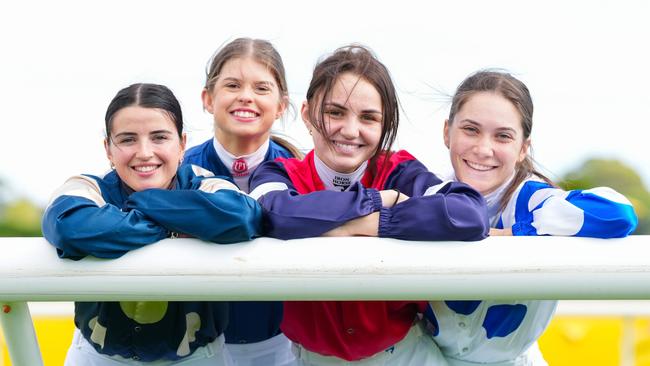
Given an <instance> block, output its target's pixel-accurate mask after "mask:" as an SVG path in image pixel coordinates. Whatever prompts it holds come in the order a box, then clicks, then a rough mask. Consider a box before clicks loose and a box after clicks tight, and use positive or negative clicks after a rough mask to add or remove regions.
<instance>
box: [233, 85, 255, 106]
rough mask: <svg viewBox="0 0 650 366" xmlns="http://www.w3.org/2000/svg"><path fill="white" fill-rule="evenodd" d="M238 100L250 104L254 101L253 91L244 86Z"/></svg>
mask: <svg viewBox="0 0 650 366" xmlns="http://www.w3.org/2000/svg"><path fill="white" fill-rule="evenodd" d="M237 100H238V101H240V102H242V103H250V102H252V101H253V91H252V90H251V88H250V87H248V86H244V87H242V88H241V90H240V91H239V95H238V97H237Z"/></svg>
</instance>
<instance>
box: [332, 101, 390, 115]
mask: <svg viewBox="0 0 650 366" xmlns="http://www.w3.org/2000/svg"><path fill="white" fill-rule="evenodd" d="M325 106H326V107H336V108H340V109H343V110H348V107H346V106H345V105H342V104H339V103H336V102H326V103H325ZM361 113H371V114H382V113H381V111H378V110H376V109H363V110H361Z"/></svg>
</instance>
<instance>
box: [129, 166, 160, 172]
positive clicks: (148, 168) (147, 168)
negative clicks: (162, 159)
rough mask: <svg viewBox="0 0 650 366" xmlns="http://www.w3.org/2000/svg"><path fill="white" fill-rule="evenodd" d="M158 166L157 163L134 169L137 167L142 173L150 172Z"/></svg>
mask: <svg viewBox="0 0 650 366" xmlns="http://www.w3.org/2000/svg"><path fill="white" fill-rule="evenodd" d="M156 168H158V166H156V165H145V166H136V167H133V169H135V170H136V171H138V172H141V173H146V172H150V171H153V170H155V169H156Z"/></svg>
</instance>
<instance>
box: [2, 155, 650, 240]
mask: <svg viewBox="0 0 650 366" xmlns="http://www.w3.org/2000/svg"><path fill="white" fill-rule="evenodd" d="M558 184H559V185H560V187H562V188H563V189H566V190H570V189H588V188H594V187H600V186H605V187H611V188H613V189H615V190H617V191H618V192H620V193H622V194H623V195H625V196H626V197H627V198H628V199H629V200H630V201H631V202H632V204H633V205H634V209H635V211H636V213H637V215H638V216H639V226H638V228H637V230H636V231H635V232H634V234H643V235H648V234H650V192H648V189H647V188H646V186H645V185H644V183H643V181H642V180H641V177H640V176H639V175H638V174H637V173H636V172H635V171H634V170H633V169H632V168H630V167H629V166H627V165H625V164H623V163H621V162H620V161H618V160H607V159H589V160H587V161H585V162H584V163H583V164H582V165H580V166H579V167H577V168H576V169H574V170H572V171H570V172H568V173H566V174H565V175H564V176H563V177H561V179H560V182H559V183H558ZM42 215H43V208H41V207H39V206H37V205H36V204H34V203H33V202H31V201H30V200H29V199H27V198H25V197H16V195H15V194H12V191H11V188H10V187H8V186H7V185H6V183H4V182H3V181H2V179H1V178H0V237H10V236H14V237H15V236H41V216H42Z"/></svg>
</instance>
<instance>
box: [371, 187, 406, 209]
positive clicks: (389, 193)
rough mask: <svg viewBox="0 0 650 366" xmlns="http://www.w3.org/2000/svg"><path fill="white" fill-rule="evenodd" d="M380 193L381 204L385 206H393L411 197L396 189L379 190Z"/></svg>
mask: <svg viewBox="0 0 650 366" xmlns="http://www.w3.org/2000/svg"><path fill="white" fill-rule="evenodd" d="M379 195H380V196H381V205H382V206H383V207H385V208H391V207H393V206H395V205H397V204H400V203H402V202H404V201H406V200H408V199H409V198H410V197H409V196H407V195H405V194H404V193H401V192H399V193H398V192H397V191H396V190H394V189H386V190H383V191H379Z"/></svg>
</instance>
